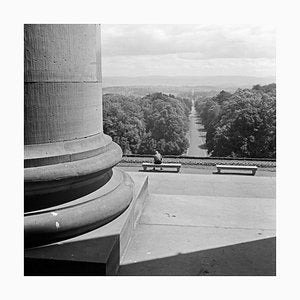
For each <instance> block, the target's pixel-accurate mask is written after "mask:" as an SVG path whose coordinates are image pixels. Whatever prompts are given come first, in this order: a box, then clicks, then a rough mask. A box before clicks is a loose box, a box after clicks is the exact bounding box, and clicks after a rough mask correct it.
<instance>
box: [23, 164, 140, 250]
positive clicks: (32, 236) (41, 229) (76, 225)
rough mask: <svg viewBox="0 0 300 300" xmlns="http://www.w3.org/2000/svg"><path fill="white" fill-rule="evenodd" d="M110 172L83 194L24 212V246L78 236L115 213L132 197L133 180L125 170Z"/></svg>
mask: <svg viewBox="0 0 300 300" xmlns="http://www.w3.org/2000/svg"><path fill="white" fill-rule="evenodd" d="M112 172H113V174H112V177H111V179H110V180H109V181H108V182H107V183H106V184H105V185H104V186H102V187H101V188H99V189H97V190H95V191H94V192H92V193H90V194H88V195H86V196H83V197H81V198H78V199H75V200H73V201H69V202H66V203H63V204H61V205H57V206H52V207H50V208H46V209H42V210H36V211H30V212H27V213H25V220H24V225H25V226H24V227H25V248H31V247H36V246H41V245H46V244H50V243H53V242H57V241H61V240H64V239H69V238H71V237H74V236H78V235H81V234H83V233H86V232H88V231H91V230H93V229H95V228H98V227H100V226H103V225H104V224H106V223H108V222H110V221H111V220H113V219H114V218H116V217H117V216H119V215H120V214H121V213H122V212H123V211H124V210H125V209H126V208H127V207H128V205H129V204H130V202H131V200H132V199H133V185H134V183H133V181H132V179H131V178H130V176H129V175H127V174H126V173H125V172H123V171H120V170H118V169H113V171H112Z"/></svg>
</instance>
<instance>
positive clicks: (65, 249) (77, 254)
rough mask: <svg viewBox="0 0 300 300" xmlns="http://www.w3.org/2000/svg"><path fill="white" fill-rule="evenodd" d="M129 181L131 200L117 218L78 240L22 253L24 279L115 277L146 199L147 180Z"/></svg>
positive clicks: (132, 175) (139, 177)
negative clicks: (35, 276) (23, 258)
mask: <svg viewBox="0 0 300 300" xmlns="http://www.w3.org/2000/svg"><path fill="white" fill-rule="evenodd" d="M131 177H132V179H133V181H134V198H133V200H132V201H131V203H130V205H129V207H128V208H127V209H126V210H125V211H124V212H123V213H122V214H121V215H120V216H119V217H117V218H116V219H114V220H113V221H111V222H109V223H108V224H106V225H104V226H102V227H100V228H97V229H95V230H93V231H90V232H88V233H85V234H82V235H80V236H77V237H74V238H71V239H68V240H64V241H61V242H57V243H54V244H50V245H47V246H43V247H36V248H31V249H27V250H25V275H116V273H117V270H118V268H119V264H120V260H121V259H122V257H123V255H124V253H125V250H126V247H127V245H128V243H129V240H130V238H131V236H132V234H133V231H134V229H135V225H136V222H137V220H138V218H139V217H140V215H141V213H142V210H143V207H144V204H145V201H146V200H147V198H148V178H147V177H146V176H145V175H139V174H136V175H135V174H131Z"/></svg>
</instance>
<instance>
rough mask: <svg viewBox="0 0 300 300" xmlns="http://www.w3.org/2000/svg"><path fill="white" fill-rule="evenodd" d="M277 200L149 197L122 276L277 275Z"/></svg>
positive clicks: (128, 252)
mask: <svg viewBox="0 0 300 300" xmlns="http://www.w3.org/2000/svg"><path fill="white" fill-rule="evenodd" d="M275 252H276V251H275V199H272V198H245V197H241V198H240V197H209V196H195V195H190V196H186V195H166V194H150V197H149V200H148V201H147V203H146V205H145V208H144V211H143V214H142V216H141V218H140V219H139V222H138V225H137V227H136V230H135V232H134V235H133V238H132V240H131V242H130V244H129V247H128V249H127V252H126V254H125V256H124V258H123V259H122V261H121V266H120V269H119V275H123V276H126V275H275Z"/></svg>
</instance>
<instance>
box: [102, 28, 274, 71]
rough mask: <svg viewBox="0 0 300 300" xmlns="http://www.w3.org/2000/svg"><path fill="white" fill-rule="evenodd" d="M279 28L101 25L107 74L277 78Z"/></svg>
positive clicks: (104, 66)
mask: <svg viewBox="0 0 300 300" xmlns="http://www.w3.org/2000/svg"><path fill="white" fill-rule="evenodd" d="M275 44H276V42H275V28H274V27H271V26H253V25H241V26H237V25H235V26H225V25H223V26H219V25H218V26H217V25H210V26H208V25H205V26H204V25H138V24H134V25H102V64H103V65H102V73H103V76H141V75H143V76H151V75H165V76H214V75H244V76H275V46H276V45H275Z"/></svg>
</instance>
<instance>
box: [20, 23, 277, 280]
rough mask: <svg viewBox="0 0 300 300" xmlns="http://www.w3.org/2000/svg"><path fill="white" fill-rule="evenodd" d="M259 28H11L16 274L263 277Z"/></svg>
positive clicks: (269, 127) (266, 57) (269, 263)
mask: <svg viewBox="0 0 300 300" xmlns="http://www.w3.org/2000/svg"><path fill="white" fill-rule="evenodd" d="M275 42H276V35H275V28H274V27H272V26H266V25H264V26H263V25H227V26H217V25H183V24H181V25H179V24H172V25H166V24H164V25H158V24H156V25H155V24H153V25H149V24H147V25H142V24H131V25H128V24H127V25H122V24H118V25H112V24H111V25H108V24H107V25H106V24H102V25H100V24H25V25H24V145H25V146H24V151H25V152H24V153H25V154H24V166H25V170H24V245H25V258H24V259H25V261H24V274H25V275H110V276H117V275H118V276H158V275H160V276H175V275H177V276H220V275H223V276H246V275H248V276H249V275H252V276H274V275H276V243H275V238H276V226H275V221H276V218H275V216H276V213H275V199H276V77H275V75H276V73H275V69H276V61H275V55H276V47H275Z"/></svg>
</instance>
